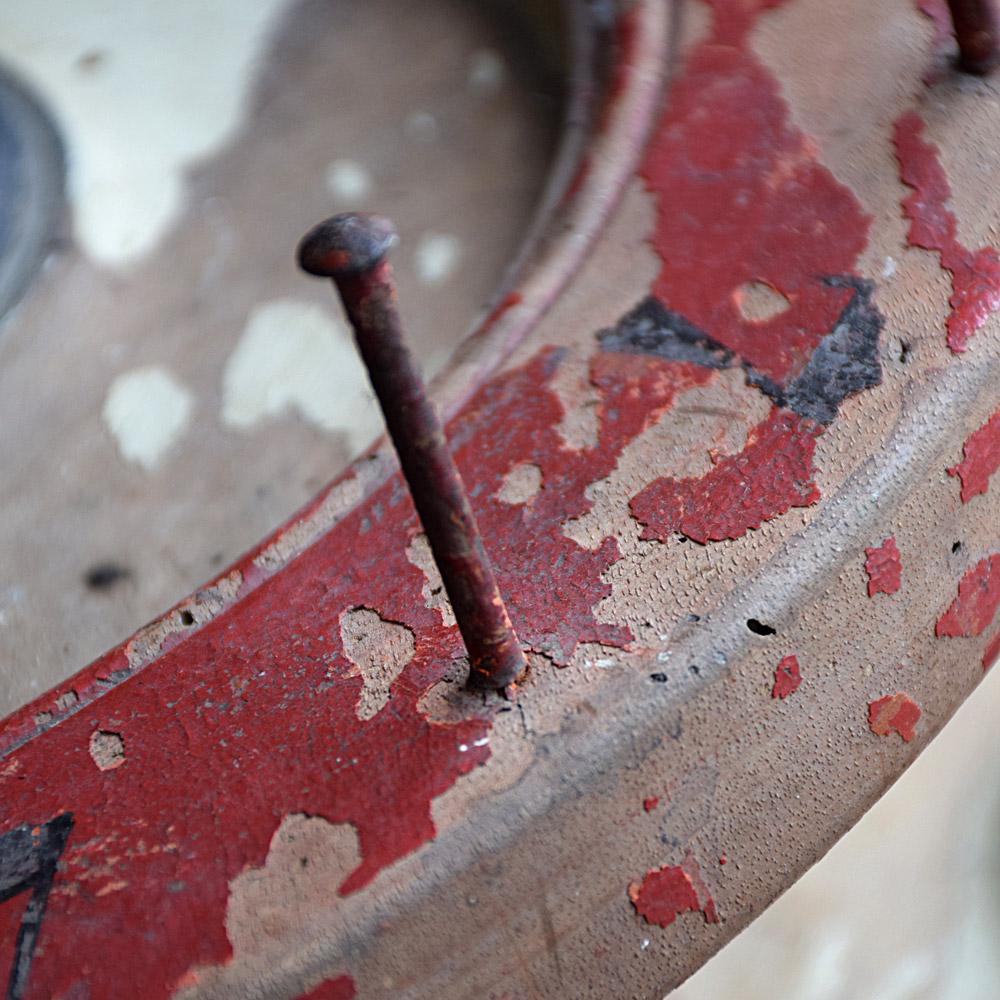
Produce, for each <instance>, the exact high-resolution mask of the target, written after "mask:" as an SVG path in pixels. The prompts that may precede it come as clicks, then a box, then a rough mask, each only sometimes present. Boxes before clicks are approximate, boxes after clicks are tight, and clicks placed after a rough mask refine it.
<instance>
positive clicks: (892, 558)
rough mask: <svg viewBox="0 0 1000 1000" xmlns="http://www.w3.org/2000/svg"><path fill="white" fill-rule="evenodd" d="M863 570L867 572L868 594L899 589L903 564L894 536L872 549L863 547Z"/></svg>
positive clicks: (870, 595) (885, 592) (893, 592)
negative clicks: (864, 556)
mask: <svg viewBox="0 0 1000 1000" xmlns="http://www.w3.org/2000/svg"><path fill="white" fill-rule="evenodd" d="M865 555H866V556H867V559H865V572H866V573H867V574H868V596H869V597H874V596H875V595H876V594H895V593H896V591H897V590H899V584H900V579H901V576H902V572H903V564H902V562H901V561H900V558H899V549H898V547H897V546H896V539H895V537H894V536H892V537H889V538H887V539H886V540H885V541H884V542H883V543H882V544H881V545H879V546H877V547H876V548H873V549H865Z"/></svg>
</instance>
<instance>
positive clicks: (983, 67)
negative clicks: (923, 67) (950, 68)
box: [948, 0, 1000, 75]
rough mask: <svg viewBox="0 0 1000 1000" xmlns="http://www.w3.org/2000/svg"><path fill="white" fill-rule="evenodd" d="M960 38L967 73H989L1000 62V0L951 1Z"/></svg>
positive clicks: (953, 21) (949, 1)
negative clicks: (999, 12) (999, 8)
mask: <svg viewBox="0 0 1000 1000" xmlns="http://www.w3.org/2000/svg"><path fill="white" fill-rule="evenodd" d="M948 6H949V7H950V8H951V21H952V25H953V26H954V28H955V38H956V40H957V41H958V52H959V60H958V61H959V65H960V66H961V67H962V69H964V70H965V71H966V72H967V73H976V74H980V75H981V74H984V73H988V72H989V71H990V70H991V69H993V67H994V66H996V65H997V62H998V61H1000V18H998V16H997V0H948Z"/></svg>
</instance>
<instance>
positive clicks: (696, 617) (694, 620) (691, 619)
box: [688, 613, 701, 624]
mask: <svg viewBox="0 0 1000 1000" xmlns="http://www.w3.org/2000/svg"><path fill="white" fill-rule="evenodd" d="M688 621H689V622H691V623H692V624H695V623H697V622H700V621H701V615H696V614H694V613H692V614H689V615H688Z"/></svg>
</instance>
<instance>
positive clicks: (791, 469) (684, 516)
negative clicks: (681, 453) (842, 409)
mask: <svg viewBox="0 0 1000 1000" xmlns="http://www.w3.org/2000/svg"><path fill="white" fill-rule="evenodd" d="M819 432H820V428H819V427H818V426H817V425H816V424H814V423H813V422H812V421H811V420H806V419H804V418H802V417H799V416H797V415H796V414H794V413H790V412H789V411H787V410H782V409H779V408H777V407H775V408H774V409H773V410H772V411H771V413H770V415H769V416H768V417H767V419H766V420H764V421H762V422H761V423H760V424H758V425H757V426H756V427H754V428H753V430H751V431H750V433H749V435H748V436H747V444H746V447H745V448H744V449H743V451H741V452H740V453H739V454H737V455H729V456H727V457H725V458H723V459H721V460H719V462H718V464H717V465H716V466H715V468H714V469H712V470H711V471H710V472H708V473H706V474H705V475H704V476H702V477H701V478H699V479H671V478H669V477H664V478H662V479H657V480H656V481H655V482H653V483H651V484H650V485H649V486H647V487H646V489H644V490H643V491H642V492H641V493H639V494H638V495H637V496H635V497H634V498H633V499H632V501H631V503H630V504H629V507H630V508H631V511H632V514H633V516H634V517H635V519H636V520H637V521H639V523H640V524H643V525H645V530H644V531H643V533H642V537H643V538H644V539H657V540H658V541H661V542H664V541H667V540H668V539H669V538H670V536H671V535H672V534H674V533H675V532H679V533H680V534H682V535H685V536H686V537H688V538H690V539H691V540H692V541H695V542H700V543H701V544H705V543H706V542H718V541H722V540H723V539H727V538H740V537H742V536H743V535H745V534H746V533H747V532H748V531H750V530H751V529H753V528H759V527H760V526H761V525H762V524H763V523H764V522H765V521H770V520H771V519H772V518H775V517H778V516H779V515H781V514H784V513H786V512H787V511H788V510H790V509H791V508H792V507H808V506H809V505H810V504H814V503H815V502H816V501H817V500H818V499H819V489H818V488H817V486H816V484H815V483H814V482H813V454H814V451H815V447H816V438H817V436H818V434H819Z"/></svg>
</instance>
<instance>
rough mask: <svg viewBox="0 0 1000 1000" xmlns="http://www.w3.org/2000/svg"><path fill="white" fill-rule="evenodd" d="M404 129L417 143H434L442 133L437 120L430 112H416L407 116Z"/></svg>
mask: <svg viewBox="0 0 1000 1000" xmlns="http://www.w3.org/2000/svg"><path fill="white" fill-rule="evenodd" d="M403 127H404V129H405V130H406V134H407V135H408V136H409V137H410V138H411V139H413V140H414V141H416V142H433V141H434V140H435V139H436V138H437V137H438V132H439V131H440V129H439V128H438V121H437V119H436V118H435V117H434V116H433V115H432V114H431V113H430V112H429V111H414V112H413V113H412V114H410V115H408V116H407V119H406V122H405V123H404V125H403Z"/></svg>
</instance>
